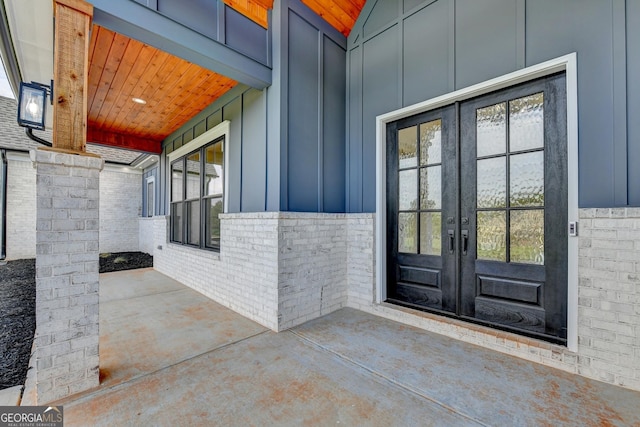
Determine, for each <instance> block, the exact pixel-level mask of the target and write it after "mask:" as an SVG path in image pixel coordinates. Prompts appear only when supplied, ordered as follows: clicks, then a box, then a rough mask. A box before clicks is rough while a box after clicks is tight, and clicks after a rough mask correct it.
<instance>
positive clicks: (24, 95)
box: [18, 82, 47, 130]
mask: <svg viewBox="0 0 640 427" xmlns="http://www.w3.org/2000/svg"><path fill="white" fill-rule="evenodd" d="M46 101H47V90H46V88H45V87H41V86H38V85H36V84H31V83H24V82H21V83H20V95H19V97H18V124H19V125H20V126H24V127H28V128H32V129H39V130H44V120H45V106H46Z"/></svg>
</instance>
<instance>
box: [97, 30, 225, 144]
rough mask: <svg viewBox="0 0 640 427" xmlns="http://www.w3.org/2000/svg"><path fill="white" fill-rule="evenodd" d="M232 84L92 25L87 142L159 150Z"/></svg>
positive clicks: (214, 74)
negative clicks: (142, 102) (137, 100)
mask: <svg viewBox="0 0 640 427" xmlns="http://www.w3.org/2000/svg"><path fill="white" fill-rule="evenodd" d="M235 85H236V82H235V81H234V80H231V79H229V78H227V77H224V76H221V75H219V74H216V73H214V72H213V71H209V70H207V69H205V68H202V67H200V66H198V65H195V64H192V63H190V62H187V61H184V60H182V59H180V58H177V57H175V56H173V55H170V54H168V53H166V52H163V51H161V50H159V49H156V48H154V47H151V46H149V45H146V44H143V43H141V42H139V41H136V40H133V39H130V38H128V37H125V36H123V35H121V34H118V33H115V32H113V31H110V30H107V29H106V28H103V27H100V26H94V28H93V31H92V34H91V46H90V51H89V85H88V86H89V88H88V94H87V114H88V120H87V142H97V143H102V144H106V145H112V146H121V147H127V148H133V149H137V150H139V151H147V152H156V153H157V152H160V151H161V149H162V147H161V141H162V140H163V139H164V138H165V137H167V136H168V135H169V134H171V133H172V132H173V131H175V130H177V129H178V128H180V126H182V125H183V124H184V123H185V122H187V121H188V120H189V119H191V118H192V117H193V116H195V115H196V114H198V113H199V112H200V111H201V110H202V109H203V108H205V107H206V106H207V105H209V104H211V103H212V102H213V101H215V100H216V99H217V98H218V97H219V96H221V95H222V94H223V93H225V92H227V91H228V90H229V89H231V88H232V87H233V86H235ZM134 98H137V99H141V100H144V101H146V104H139V103H136V102H135V101H134V100H133V99H134Z"/></svg>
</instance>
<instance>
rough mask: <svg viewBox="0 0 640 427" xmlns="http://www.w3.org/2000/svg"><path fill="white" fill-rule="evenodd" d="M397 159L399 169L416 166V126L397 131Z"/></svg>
mask: <svg viewBox="0 0 640 427" xmlns="http://www.w3.org/2000/svg"><path fill="white" fill-rule="evenodd" d="M398 158H399V159H400V163H399V167H400V169H404V168H413V167H416V166H417V165H418V128H417V127H416V126H411V127H410V128H406V129H400V130H399V131H398Z"/></svg>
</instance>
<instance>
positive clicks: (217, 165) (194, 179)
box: [171, 137, 224, 250]
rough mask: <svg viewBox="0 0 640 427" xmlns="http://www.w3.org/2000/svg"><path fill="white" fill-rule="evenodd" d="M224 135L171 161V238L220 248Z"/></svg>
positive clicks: (200, 246) (175, 240)
mask: <svg viewBox="0 0 640 427" xmlns="http://www.w3.org/2000/svg"><path fill="white" fill-rule="evenodd" d="M223 144H224V137H223V138H219V139H217V140H216V141H214V142H212V143H210V144H206V145H204V146H202V147H201V148H198V149H197V150H195V151H192V152H190V153H188V154H186V155H185V156H183V157H180V158H178V159H177V160H175V161H174V162H172V163H171V241H172V242H174V243H182V244H185V245H189V246H195V247H199V248H203V249H205V248H206V249H214V250H220V218H219V215H220V214H221V213H222V212H223V206H224V181H223V179H224V173H223V172H224V155H223Z"/></svg>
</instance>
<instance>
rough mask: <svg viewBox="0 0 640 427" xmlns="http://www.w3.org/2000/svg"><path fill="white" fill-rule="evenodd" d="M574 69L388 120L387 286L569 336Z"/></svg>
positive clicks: (447, 306) (407, 295)
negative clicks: (569, 95) (570, 81)
mask: <svg viewBox="0 0 640 427" xmlns="http://www.w3.org/2000/svg"><path fill="white" fill-rule="evenodd" d="M566 226H567V147H566V94H565V77H564V74H556V75H553V76H549V77H545V78H542V79H539V80H535V81H532V82H528V83H525V84H522V85H518V86H514V87H511V88H508V89H505V90H502V91H499V92H495V93H490V94H487V95H483V96H481V97H478V98H474V99H470V100H465V101H463V102H460V103H456V104H453V105H449V106H446V107H443V108H439V109H437V110H432V111H429V112H426V113H423V114H420V115H417V116H413V117H408V118H405V119H402V120H399V121H396V122H394V123H391V124H389V125H388V126H387V297H388V301H389V302H393V303H398V304H402V305H408V306H411V307H415V308H419V309H425V310H428V311H435V312H438V313H442V314H446V315H449V316H454V317H458V318H461V319H466V320H469V321H473V322H477V323H482V324H486V325H489V326H493V327H497V328H500V329H505V330H510V331H514V332H518V333H521V334H525V335H529V336H534V337H539V338H543V339H546V340H549V341H553V342H560V343H565V342H566V336H567V330H566V325H567V313H566V312H567V267H566V266H567V227H566Z"/></svg>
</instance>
